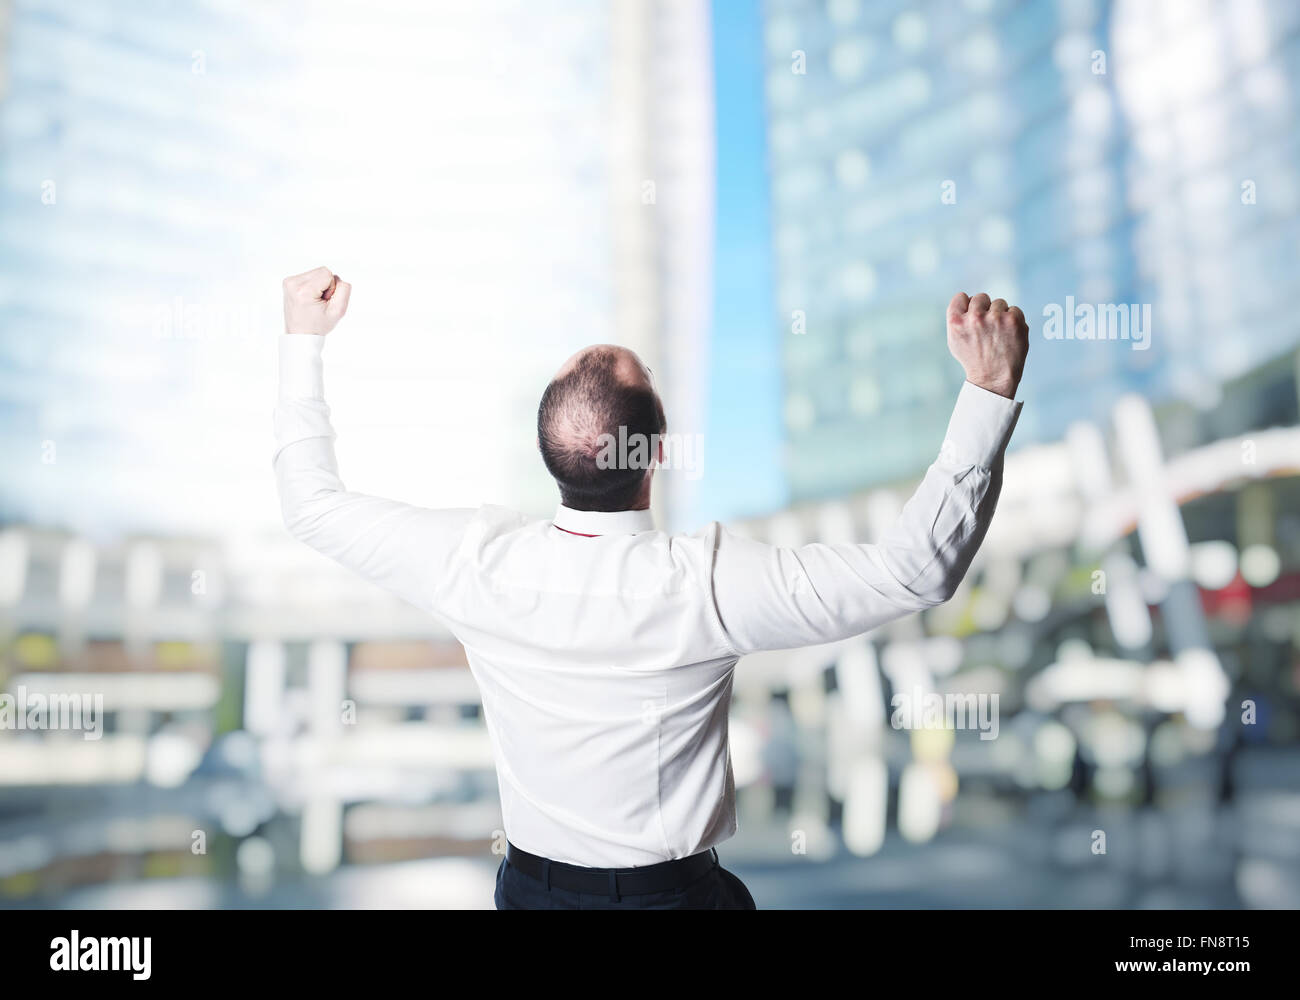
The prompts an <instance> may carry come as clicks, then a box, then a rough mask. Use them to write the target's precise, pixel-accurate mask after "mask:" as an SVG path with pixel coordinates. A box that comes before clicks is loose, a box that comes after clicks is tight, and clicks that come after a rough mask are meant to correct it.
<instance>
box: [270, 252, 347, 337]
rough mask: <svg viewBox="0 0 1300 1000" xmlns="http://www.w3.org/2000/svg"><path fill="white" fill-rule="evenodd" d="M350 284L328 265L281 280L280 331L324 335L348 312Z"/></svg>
mask: <svg viewBox="0 0 1300 1000" xmlns="http://www.w3.org/2000/svg"><path fill="white" fill-rule="evenodd" d="M351 294H352V286H351V285H349V284H348V283H347V282H346V281H340V280H339V276H338V275H337V274H335V273H334V272H333V271H331V270H330V269H329V268H328V267H318V268H316V269H315V270H312V271H308V272H307V273H306V274H295V275H294V276H293V277H291V278H285V279H284V332H285V333H314V334H317V335H320V336H324V335H325V334H327V333H329V332H330V331H331V330H333V329H334V326H335V324H336V323H338V321H339V320H341V319H342V318H343V314H344V313H345V312H347V311H348V297H349V296H350V295H351Z"/></svg>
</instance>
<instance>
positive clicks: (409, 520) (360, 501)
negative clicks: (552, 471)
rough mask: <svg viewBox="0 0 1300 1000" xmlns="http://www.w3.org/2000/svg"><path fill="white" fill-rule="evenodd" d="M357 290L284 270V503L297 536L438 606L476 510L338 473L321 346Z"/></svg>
mask: <svg viewBox="0 0 1300 1000" xmlns="http://www.w3.org/2000/svg"><path fill="white" fill-rule="evenodd" d="M351 294H352V286H351V285H349V284H348V283H347V282H346V281H340V280H339V278H338V276H337V275H335V274H334V273H333V272H332V271H330V270H329V269H328V268H324V267H320V268H316V269H315V270H313V271H308V272H307V273H305V274H299V275H295V276H293V277H291V278H285V279H284V324H285V333H284V335H283V336H282V337H281V338H280V389H279V397H278V400H277V403H276V408H275V439H276V448H275V457H274V460H273V464H274V466H275V477H276V484H277V485H278V487H279V491H280V511H281V514H282V515H283V517H284V523H285V526H286V527H287V528H288V529H289V532H290V533H291V534H292V535H293V536H294V538H296V539H298V540H299V541H301V542H304V543H305V544H307V545H309V546H311V547H312V548H313V549H315V550H316V551H318V552H320V553H322V554H323V555H327V556H329V557H330V558H331V559H334V560H336V561H337V562H339V563H340V564H342V565H343V566H345V567H346V568H348V569H350V570H353V571H354V572H356V573H358V574H360V575H361V576H363V577H365V578H366V579H368V580H370V581H371V582H373V583H376V584H378V585H379V586H381V587H384V588H385V589H387V590H389V591H391V592H392V593H395V594H396V595H397V596H399V597H401V598H403V599H404V600H406V601H409V602H410V603H412V604H414V605H416V606H418V607H421V608H424V609H426V610H432V596H433V592H434V590H435V588H436V585H437V582H438V578H439V575H440V573H441V571H442V569H443V568H444V567H445V566H446V565H447V562H448V560H449V558H450V557H451V554H452V553H453V552H454V551H455V547H456V545H457V544H458V542H459V539H460V537H461V534H462V532H463V531H464V528H465V525H466V524H467V523H468V522H469V519H470V518H471V517H472V516H473V514H474V511H472V510H429V509H426V508H423V507H413V506H411V505H410V504H404V503H398V502H396V501H393V500H384V499H382V498H380V497H373V496H366V495H365V494H362V493H352V492H349V491H348V490H347V488H346V487H345V486H344V485H343V480H342V479H340V478H339V471H338V462H337V461H336V459H335V457H334V428H333V427H332V426H331V425H330V410H329V406H328V405H327V404H326V402H325V389H324V375H323V364H322V359H321V351H322V349H323V347H324V344H325V335H326V334H327V333H329V332H330V331H331V330H332V329H334V327H335V325H336V324H337V323H338V321H339V320H340V319H342V318H343V315H344V313H346V312H347V308H348V299H349V297H350V296H351Z"/></svg>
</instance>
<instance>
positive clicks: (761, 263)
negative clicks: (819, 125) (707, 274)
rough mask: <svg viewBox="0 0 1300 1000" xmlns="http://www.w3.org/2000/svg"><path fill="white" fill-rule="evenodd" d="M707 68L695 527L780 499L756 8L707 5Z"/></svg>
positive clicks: (777, 355)
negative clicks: (701, 434)
mask: <svg viewBox="0 0 1300 1000" xmlns="http://www.w3.org/2000/svg"><path fill="white" fill-rule="evenodd" d="M713 62H714V77H715V84H714V87H715V99H716V107H717V228H716V244H715V264H714V267H715V273H714V305H713V329H712V343H711V355H712V357H711V364H710V375H709V399H708V411H707V420H708V435H707V438H706V441H705V475H704V477H703V479H702V480H701V484H700V490H699V494H698V501H697V502H698V510H697V511H696V512H695V516H694V517H693V518H692V521H693V522H694V523H697V524H698V523H699V522H702V521H708V520H722V519H724V518H731V517H741V516H745V515H747V514H760V513H766V512H770V511H772V510H774V509H777V508H779V507H781V506H783V505H784V504H785V502H786V499H787V493H786V488H785V477H784V474H783V472H782V460H781V456H782V450H781V449H782V440H783V432H782V422H781V412H782V411H781V352H780V340H779V337H780V332H779V330H778V328H777V325H776V323H775V322H774V316H773V312H772V310H773V297H772V260H771V229H770V220H769V217H768V175H767V150H766V135H765V131H764V128H765V118H764V106H763V45H762V15H761V9H760V6H759V5H758V4H754V3H729V2H725V0H718V2H715V3H714V4H713Z"/></svg>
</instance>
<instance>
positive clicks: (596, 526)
mask: <svg viewBox="0 0 1300 1000" xmlns="http://www.w3.org/2000/svg"><path fill="white" fill-rule="evenodd" d="M552 523H553V524H554V525H555V526H556V527H557V528H562V529H563V530H565V531H571V532H573V533H574V534H578V535H635V534H636V533H637V532H638V531H654V530H655V521H654V517H653V515H651V513H650V511H648V510H613V511H608V510H573V509H572V508H571V507H566V506H564V504H560V506H559V507H557V508H556V509H555V519H554V521H552Z"/></svg>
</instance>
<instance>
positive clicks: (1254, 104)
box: [766, 0, 1300, 500]
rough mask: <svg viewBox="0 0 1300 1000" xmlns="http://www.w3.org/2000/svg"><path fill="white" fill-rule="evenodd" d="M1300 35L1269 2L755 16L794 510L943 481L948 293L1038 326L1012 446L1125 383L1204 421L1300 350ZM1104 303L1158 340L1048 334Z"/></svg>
mask: <svg viewBox="0 0 1300 1000" xmlns="http://www.w3.org/2000/svg"><path fill="white" fill-rule="evenodd" d="M1193 8H1195V9H1193ZM1298 18H1300V13H1298V12H1297V8H1295V6H1294V5H1291V4H1286V3H1280V2H1266V0H1260V2H1252V3H1240V4H1229V3H1215V4H1207V5H1187V4H1179V3H1131V4H1130V3H1125V2H1117V3H1111V2H1107V0H1061V2H1029V3H1013V2H1009V0H964V2H958V0H950V2H933V3H906V4H905V3H902V2H897V0H880V2H871V3H867V2H859V0H768V2H767V4H766V47H767V69H768V75H767V96H768V106H769V154H770V164H771V173H772V188H773V228H774V248H775V255H776V267H775V270H776V286H777V287H776V298H777V303H776V309H777V316H776V318H775V322H776V323H777V324H778V325H779V327H780V329H781V331H782V337H783V343H784V345H785V346H784V367H785V378H786V385H785V420H786V428H787V441H788V448H787V456H786V459H787V469H788V475H789V479H790V486H791V492H792V496H793V498H794V499H795V500H799V499H810V498H816V497H819V496H829V495H834V494H837V493H842V492H844V491H846V490H852V489H856V488H860V487H866V486H871V485H876V484H881V483H888V482H894V481H899V480H904V479H907V478H910V477H914V476H916V475H917V474H918V473H919V472H920V471H921V470H922V469H923V468H924V467H925V466H926V465H927V464H928V463H929V461H930V460H931V458H932V456H933V455H934V453H935V450H936V449H937V446H938V443H939V440H940V438H941V437H942V433H943V428H944V426H945V424H946V421H947V419H948V413H949V409H950V406H951V402H952V400H953V398H954V396H955V393H956V390H957V387H958V385H959V384H960V381H961V379H962V373H961V370H960V368H959V367H958V366H957V365H956V363H955V362H954V361H953V360H952V359H951V358H950V357H949V355H948V351H947V349H946V344H945V331H944V308H945V306H946V304H947V302H948V299H949V298H950V297H951V295H952V294H953V293H954V292H956V291H966V292H969V293H971V294H973V293H975V292H977V291H983V290H987V291H988V292H989V293H990V294H991V295H993V296H994V297H999V296H1001V297H1004V298H1006V299H1008V300H1009V301H1011V302H1013V303H1016V304H1019V305H1020V306H1021V307H1022V308H1023V309H1024V311H1025V314H1026V317H1027V318H1028V321H1029V325H1030V331H1031V338H1032V339H1031V349H1030V354H1029V364H1028V368H1027V371H1026V375H1025V381H1024V384H1023V386H1022V389H1021V398H1024V399H1025V400H1026V402H1027V405H1026V407H1025V410H1024V413H1023V415H1022V418H1021V422H1020V426H1019V428H1018V430H1017V433H1016V442H1015V443H1016V445H1017V446H1023V445H1025V444H1028V443H1032V442H1035V441H1044V440H1057V439H1059V438H1060V437H1061V435H1062V434H1063V432H1064V431H1065V429H1066V428H1067V427H1068V426H1069V425H1070V424H1071V423H1072V422H1074V421H1077V420H1097V421H1104V420H1106V419H1107V418H1108V416H1109V413H1110V410H1111V408H1112V406H1113V404H1114V402H1115V401H1116V400H1117V399H1118V398H1119V397H1120V396H1121V395H1122V394H1123V393H1124V392H1126V391H1130V390H1131V391H1138V392H1141V393H1142V394H1144V395H1147V396H1148V397H1150V398H1153V399H1154V400H1155V401H1157V402H1159V400H1160V399H1162V398H1172V397H1179V398H1183V399H1186V400H1188V401H1190V402H1193V403H1195V404H1197V405H1198V406H1210V405H1213V402H1214V400H1215V392H1216V388H1215V387H1216V386H1217V385H1218V384H1219V383H1220V382H1221V380H1222V379H1223V378H1225V377H1230V376H1232V375H1235V374H1239V373H1240V372H1242V371H1244V370H1246V369H1247V368H1249V367H1250V366H1251V365H1255V364H1259V363H1260V362H1262V361H1264V360H1266V359H1268V358H1270V357H1273V356H1276V355H1277V354H1279V353H1281V352H1284V351H1285V350H1286V349H1288V348H1289V347H1290V346H1292V345H1294V344H1295V343H1296V342H1297V341H1298V340H1300V330H1298V329H1297V325H1296V323H1295V322H1294V319H1293V318H1291V317H1289V316H1288V315H1287V312H1286V309H1285V302H1286V301H1287V300H1288V298H1289V297H1290V295H1291V294H1292V293H1293V290H1294V287H1295V279H1294V272H1293V270H1288V269H1287V265H1286V263H1285V262H1286V261H1287V260H1288V259H1290V258H1292V257H1293V256H1294V253H1295V250H1296V249H1297V247H1298V245H1300V243H1298V240H1300V226H1298V225H1297V219H1296V204H1297V191H1296V187H1297V182H1296V177H1297V176H1300V171H1298V170H1297V166H1298V165H1300V152H1298V151H1297V148H1296V139H1295V133H1294V129H1291V128H1283V127H1282V126H1283V124H1284V123H1288V122H1291V121H1292V120H1293V118H1294V102H1295V97H1294V95H1295V94H1296V93H1297V91H1298V88H1297V82H1298V81H1297V75H1298V70H1297V65H1298V62H1300V60H1298V59H1297V51H1298V50H1297V43H1296V34H1295V25H1296V23H1297V19H1298ZM1265 190H1267V192H1268V193H1267V196H1266V195H1265V194H1264V193H1263V192H1264V191H1265ZM1266 202H1267V203H1266ZM1248 272H1249V273H1248ZM1117 306H1118V307H1122V309H1121V310H1120V312H1121V313H1122V314H1123V317H1124V320H1125V321H1126V322H1127V321H1129V320H1131V321H1132V322H1133V323H1137V324H1143V322H1144V320H1145V324H1144V325H1142V326H1140V327H1139V326H1134V327H1133V328H1132V331H1131V332H1132V333H1133V339H1119V337H1118V336H1117V337H1116V339H1112V340H1104V341H1103V340H1091V341H1090V340H1083V339H1047V337H1046V336H1045V332H1044V324H1045V322H1046V318H1047V317H1048V316H1049V315H1050V314H1051V312H1052V310H1053V309H1057V310H1060V311H1061V312H1062V313H1065V312H1070V313H1073V311H1074V310H1075V309H1082V310H1084V311H1087V310H1089V309H1091V310H1093V311H1094V314H1096V315H1100V314H1102V313H1103V312H1104V311H1106V310H1110V311H1111V312H1114V309H1115V307H1117ZM1147 306H1149V307H1150V308H1149V310H1145V311H1144V307H1147ZM1116 329H1117V331H1118V327H1117V328H1116ZM1139 329H1140V330H1141V334H1142V338H1143V340H1142V341H1141V342H1140V341H1139V340H1138V339H1137V332H1138V330H1139Z"/></svg>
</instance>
